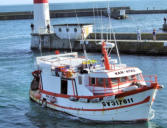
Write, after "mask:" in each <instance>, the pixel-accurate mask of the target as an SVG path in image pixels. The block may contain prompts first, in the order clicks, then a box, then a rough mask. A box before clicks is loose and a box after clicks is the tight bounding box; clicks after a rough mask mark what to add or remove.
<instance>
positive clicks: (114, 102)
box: [102, 98, 134, 107]
mask: <svg viewBox="0 0 167 128" xmlns="http://www.w3.org/2000/svg"><path fill="white" fill-rule="evenodd" d="M133 102H134V99H133V98H127V99H116V100H112V101H106V102H102V105H103V107H110V106H113V107H115V106H120V105H126V104H129V103H133Z"/></svg>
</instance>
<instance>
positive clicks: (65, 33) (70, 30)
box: [53, 24, 93, 40]
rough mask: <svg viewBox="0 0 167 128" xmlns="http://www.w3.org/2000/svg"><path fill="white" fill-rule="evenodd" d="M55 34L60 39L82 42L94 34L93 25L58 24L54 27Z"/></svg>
mask: <svg viewBox="0 0 167 128" xmlns="http://www.w3.org/2000/svg"><path fill="white" fill-rule="evenodd" d="M53 29H54V33H55V34H56V35H57V36H58V37H59V38H60V39H74V40H81V39H84V38H86V37H87V36H88V35H89V34H90V33H92V32H93V25H88V24H58V25H53Z"/></svg>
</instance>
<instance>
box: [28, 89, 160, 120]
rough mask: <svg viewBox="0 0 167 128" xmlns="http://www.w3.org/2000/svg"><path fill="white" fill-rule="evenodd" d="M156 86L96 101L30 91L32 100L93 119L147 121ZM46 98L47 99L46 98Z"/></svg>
mask: <svg viewBox="0 0 167 128" xmlns="http://www.w3.org/2000/svg"><path fill="white" fill-rule="evenodd" d="M156 90H157V89H156V88H152V89H149V90H144V91H142V92H138V93H136V94H130V95H128V96H124V97H121V98H115V99H113V100H109V101H104V100H101V101H99V102H96V103H92V102H84V101H79V100H77V101H71V100H70V99H69V97H68V96H63V95H54V94H52V93H50V92H45V91H39V90H38V91H30V97H31V99H32V100H34V101H36V102H38V103H39V104H43V105H44V106H46V107H48V108H52V109H54V110H58V111H61V112H65V113H68V114H70V115H73V116H76V117H80V118H84V119H88V120H93V121H111V122H114V121H124V122H126V121H147V120H150V118H149V114H150V110H151V105H152V103H153V99H154V98H155V95H156ZM153 96H154V97H153ZM44 99H45V100H44Z"/></svg>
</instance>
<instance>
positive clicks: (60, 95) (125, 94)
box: [40, 85, 158, 99]
mask: <svg viewBox="0 0 167 128" xmlns="http://www.w3.org/2000/svg"><path fill="white" fill-rule="evenodd" d="M157 86H158V85H155V86H150V87H143V88H139V89H136V90H132V91H128V92H118V93H112V94H104V95H98V96H74V95H63V94H57V93H52V92H48V91H45V90H40V92H41V93H44V94H47V95H51V96H55V97H62V98H69V97H76V98H87V99H93V98H103V97H105V96H113V95H115V96H116V97H117V98H121V97H125V96H130V95H134V94H137V93H141V92H144V91H148V90H151V89H157Z"/></svg>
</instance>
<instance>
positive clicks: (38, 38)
mask: <svg viewBox="0 0 167 128" xmlns="http://www.w3.org/2000/svg"><path fill="white" fill-rule="evenodd" d="M94 35H95V34H94V33H92V34H90V35H89V36H88V39H87V41H88V42H89V43H88V44H87V45H86V48H87V51H88V52H101V46H99V45H98V43H99V42H100V41H101V39H100V38H101V37H100V33H96V35H97V39H96V40H95V39H94V37H93V36H94ZM106 36H107V34H104V37H106ZM111 36H112V35H111ZM116 36H117V39H118V40H117V44H118V48H119V51H120V52H121V53H128V54H145V55H167V34H166V33H161V34H158V35H157V40H152V34H151V33H142V39H143V40H136V34H135V33H133V34H132V33H128V34H127V33H116ZM127 37H128V38H127ZM110 41H111V42H114V40H112V39H111V40H110ZM70 43H71V45H72V48H73V51H82V45H80V40H68V39H66V40H62V39H59V38H58V37H57V36H56V35H55V34H43V35H39V34H32V43H31V44H32V45H31V48H32V49H39V47H41V48H42V49H43V50H56V49H59V50H70Z"/></svg>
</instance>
